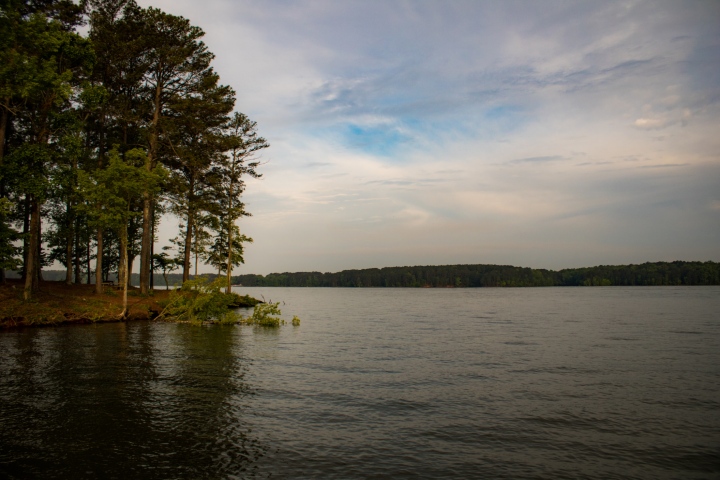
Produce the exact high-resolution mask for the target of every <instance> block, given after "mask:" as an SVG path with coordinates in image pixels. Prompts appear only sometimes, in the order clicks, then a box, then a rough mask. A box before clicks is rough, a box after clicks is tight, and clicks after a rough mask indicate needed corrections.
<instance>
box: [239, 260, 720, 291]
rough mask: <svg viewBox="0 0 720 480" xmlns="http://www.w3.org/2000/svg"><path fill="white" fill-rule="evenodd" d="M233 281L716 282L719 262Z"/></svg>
mask: <svg viewBox="0 0 720 480" xmlns="http://www.w3.org/2000/svg"><path fill="white" fill-rule="evenodd" d="M232 281H233V283H234V284H242V285H243V286H248V287H251V286H263V287H434V288H448V287H552V286H558V287H560V286H611V285H615V286H631V285H646V286H649V285H720V263H717V262H682V261H676V262H656V263H643V264H641V265H600V266H597V267H588V268H569V269H564V270H559V271H553V270H545V269H533V268H522V267H513V266H510V265H441V266H416V267H388V268H369V269H363V270H343V271H342V272H337V273H321V272H297V273H271V274H269V275H265V276H263V275H239V276H234V277H232Z"/></svg>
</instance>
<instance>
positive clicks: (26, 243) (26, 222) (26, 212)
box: [22, 195, 31, 282]
mask: <svg viewBox="0 0 720 480" xmlns="http://www.w3.org/2000/svg"><path fill="white" fill-rule="evenodd" d="M23 203H24V205H23V271H22V281H23V282H25V280H26V279H27V274H28V265H29V263H28V254H29V253H30V203H31V202H30V195H25V200H24V201H23Z"/></svg>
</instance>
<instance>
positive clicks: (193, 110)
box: [165, 70, 235, 282]
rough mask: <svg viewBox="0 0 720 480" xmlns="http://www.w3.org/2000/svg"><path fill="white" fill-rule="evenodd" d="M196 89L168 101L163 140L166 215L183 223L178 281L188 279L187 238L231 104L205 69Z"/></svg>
mask: <svg viewBox="0 0 720 480" xmlns="http://www.w3.org/2000/svg"><path fill="white" fill-rule="evenodd" d="M206 73H207V75H205V77H204V78H203V79H202V81H201V82H199V84H198V86H197V90H196V91H195V92H193V94H192V95H190V96H186V97H182V98H181V97H177V96H176V97H174V98H173V101H172V104H171V109H170V112H171V113H170V114H169V115H171V116H170V117H169V118H168V121H167V123H166V125H167V127H168V128H167V135H166V137H165V140H166V143H167V146H168V148H169V149H170V150H171V154H170V155H168V158H167V160H166V164H167V165H168V167H169V168H171V169H172V178H171V182H170V185H171V189H170V191H169V193H170V195H169V197H170V198H171V200H172V211H173V213H175V215H177V216H178V217H180V218H182V219H183V220H184V223H183V224H184V227H185V231H184V238H185V245H184V247H183V248H182V249H181V251H182V252H184V261H183V264H182V266H183V282H186V281H187V280H188V279H189V278H190V252H191V250H192V244H193V234H194V232H195V231H197V230H198V228H197V227H198V226H199V225H200V223H201V221H202V217H203V212H206V211H208V210H210V209H211V208H212V201H213V200H214V198H213V197H212V189H211V185H210V184H209V183H208V179H209V178H210V175H209V173H210V171H211V168H212V167H213V165H214V164H216V163H217V162H218V161H220V160H221V157H222V154H223V153H224V151H225V150H226V149H227V146H226V143H225V142H224V137H223V131H222V129H223V128H224V127H226V125H227V122H228V120H229V118H228V113H230V112H231V111H232V108H233V105H234V104H235V97H234V92H233V91H232V89H231V88H230V87H227V86H223V85H218V76H217V75H216V74H215V73H213V72H212V71H210V70H208V71H207V72H206Z"/></svg>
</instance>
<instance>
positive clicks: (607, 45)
mask: <svg viewBox="0 0 720 480" xmlns="http://www.w3.org/2000/svg"><path fill="white" fill-rule="evenodd" d="M139 3H140V4H142V5H144V6H147V5H153V6H156V7H159V8H161V9H163V10H165V11H167V12H169V13H173V14H176V15H182V16H184V17H187V18H189V19H190V20H191V21H192V23H193V24H195V25H198V26H200V27H201V28H203V29H204V30H205V32H206V37H205V41H206V43H207V44H208V46H209V48H210V50H211V51H213V52H214V53H215V54H216V59H215V62H214V66H215V68H216V70H217V71H218V72H219V73H220V75H221V79H222V82H223V83H225V84H229V85H231V86H232V87H233V88H234V89H235V90H236V91H237V98H238V102H237V109H238V110H239V111H242V112H244V113H246V114H247V115H248V116H250V118H252V119H254V120H256V121H257V122H258V126H259V132H260V133H261V135H263V136H264V137H265V138H266V139H267V140H268V141H269V143H270V144H271V148H270V149H268V150H266V151H265V153H264V154H263V157H262V160H263V161H264V162H265V164H264V165H263V167H262V172H263V173H264V178H263V179H262V180H250V181H248V188H247V192H246V194H245V202H246V204H247V207H248V210H249V211H250V212H252V213H253V215H254V216H253V217H251V218H249V219H247V220H243V221H242V223H241V229H242V230H243V232H244V233H246V234H248V235H250V236H251V237H253V238H254V239H255V243H254V244H251V245H249V246H248V247H247V250H246V255H245V260H246V264H245V266H243V267H242V268H241V269H239V271H238V272H236V273H240V272H244V273H260V274H267V273H270V272H282V271H307V270H319V271H338V270H343V269H350V268H367V267H384V266H397V265H431V264H455V263H494V264H510V265H519V266H530V267H536V268H552V269H558V268H566V267H580V266H592V265H599V264H623V263H641V262H646V261H670V260H678V259H679V260H714V261H720V2H717V1H713V0H705V1H690V0H688V1H682V2H678V1H668V2H663V1H657V0H650V1H632V0H630V1H603V2H590V1H587V2H569V1H555V2H551V1H542V2H535V1H502V2H501V1H496V2H490V1H474V0H470V1H461V0H414V1H410V0H375V1H373V0H362V1H352V0H313V1H303V0H293V1H289V0H204V1H202V2H198V1H197V0H148V1H145V0H141V1H139ZM173 228H174V227H173V222H172V221H170V220H168V221H167V222H165V226H164V229H165V231H166V232H167V236H168V237H169V236H172V235H174V232H171V230H173Z"/></svg>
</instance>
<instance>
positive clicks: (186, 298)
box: [160, 277, 241, 324]
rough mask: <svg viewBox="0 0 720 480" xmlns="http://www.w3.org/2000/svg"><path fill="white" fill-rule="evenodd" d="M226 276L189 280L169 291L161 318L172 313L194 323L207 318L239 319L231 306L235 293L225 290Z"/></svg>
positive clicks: (220, 319)
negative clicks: (211, 279)
mask: <svg viewBox="0 0 720 480" xmlns="http://www.w3.org/2000/svg"><path fill="white" fill-rule="evenodd" d="M224 287H225V279H224V278H222V277H219V278H216V279H215V280H214V281H210V280H208V279H207V277H199V278H196V279H193V280H188V281H187V282H185V283H184V284H183V286H182V288H180V289H178V290H174V291H172V292H171V293H170V300H169V303H168V305H167V306H166V307H165V310H163V312H162V313H161V314H160V318H164V317H170V318H173V319H175V320H177V321H187V322H190V323H194V324H202V323H204V322H218V323H224V324H228V323H237V322H239V321H240V320H241V319H240V316H239V315H238V314H237V313H236V312H234V311H232V310H230V307H231V306H232V305H233V302H234V301H235V300H236V298H235V295H234V294H227V293H224V292H223V289H224Z"/></svg>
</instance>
